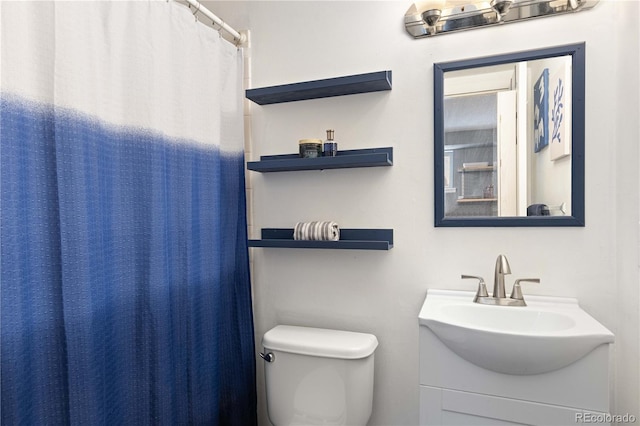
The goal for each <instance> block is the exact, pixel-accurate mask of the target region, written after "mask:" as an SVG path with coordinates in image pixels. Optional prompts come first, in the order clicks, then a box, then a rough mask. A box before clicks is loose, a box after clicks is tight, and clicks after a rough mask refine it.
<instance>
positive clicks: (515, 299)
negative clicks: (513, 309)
mask: <svg viewBox="0 0 640 426" xmlns="http://www.w3.org/2000/svg"><path fill="white" fill-rule="evenodd" d="M510 273H511V267H510V266H509V261H508V260H507V257H506V256H505V255H503V254H501V255H499V256H498V258H497V259H496V268H495V271H494V281H493V295H492V296H489V294H488V293H487V286H486V284H485V283H484V279H483V278H482V277H478V276H474V275H462V276H461V278H475V279H477V280H479V283H478V291H477V292H476V296H475V297H474V299H473V301H474V302H475V303H480V304H483V305H499V306H527V304H526V303H525V301H524V297H523V296H522V289H521V288H520V282H525V281H526V282H532V283H539V282H540V279H539V278H520V279H518V280H516V282H515V284H513V290H512V291H511V296H509V297H508V298H507V296H506V292H505V288H504V276H505V275H507V274H510Z"/></svg>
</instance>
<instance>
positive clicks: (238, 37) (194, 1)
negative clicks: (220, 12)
mask: <svg viewBox="0 0 640 426" xmlns="http://www.w3.org/2000/svg"><path fill="white" fill-rule="evenodd" d="M184 1H186V2H187V3H188V4H190V5H191V6H193V7H195V8H196V13H197V12H200V13H202V14H203V15H204V16H206V17H207V18H209V19H211V20H212V21H213V22H214V23H215V24H216V25H218V26H219V27H220V29H221V30H224V31H226V32H227V33H229V34H230V35H231V37H233V43H234V44H235V45H236V46H239V45H241V44H242V43H244V42H245V41H246V36H245V35H244V34H240V33H239V32H238V31H236V30H234V29H233V28H231V27H230V26H229V25H228V24H227V23H226V22H224V21H223V20H222V19H220V18H218V16H216V15H215V14H214V13H213V12H211V11H210V10H209V9H207V8H206V7H204V6H203V5H202V3H200V2H199V1H198V0H184Z"/></svg>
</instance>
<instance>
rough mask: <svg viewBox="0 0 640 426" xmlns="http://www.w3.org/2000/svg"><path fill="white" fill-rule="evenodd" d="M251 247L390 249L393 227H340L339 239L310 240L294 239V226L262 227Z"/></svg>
mask: <svg viewBox="0 0 640 426" xmlns="http://www.w3.org/2000/svg"><path fill="white" fill-rule="evenodd" d="M249 247H278V248H314V249H343V250H389V249H391V248H393V229H340V240H339V241H310V240H294V239H293V229H292V228H262V239H260V240H249Z"/></svg>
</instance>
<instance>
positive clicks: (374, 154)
mask: <svg viewBox="0 0 640 426" xmlns="http://www.w3.org/2000/svg"><path fill="white" fill-rule="evenodd" d="M391 165H393V148H391V147H386V148H371V149H351V150H345V151H338V155H337V156H335V157H317V158H300V156H299V155H298V154H284V155H263V156H261V157H260V161H250V162H248V163H247V169H249V170H253V171H256V172H263V173H266V172H287V171H295V170H324V169H350V168H354V167H381V166H391Z"/></svg>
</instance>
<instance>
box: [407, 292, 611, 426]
mask: <svg viewBox="0 0 640 426" xmlns="http://www.w3.org/2000/svg"><path fill="white" fill-rule="evenodd" d="M473 300H474V293H473V292H466V291H446V290H429V291H428V292H427V297H426V299H425V302H424V304H423V306H422V310H421V311H420V315H419V323H420V425H438V426H444V425H456V426H459V425H520V424H527V425H544V426H550V425H572V424H581V423H590V424H608V423H606V418H607V416H606V415H607V413H608V412H609V350H610V349H609V347H610V344H611V343H613V340H614V336H613V334H612V333H611V332H610V331H609V330H607V329H606V328H605V327H604V326H602V325H601V324H600V323H599V322H597V321H596V320H595V319H593V318H592V317H591V316H589V315H588V314H587V313H586V312H585V311H583V310H582V309H581V308H580V307H579V305H578V302H577V300H575V299H571V298H559V297H545V296H527V297H526V305H527V306H491V305H481V304H478V303H474V302H473ZM598 420H603V421H601V422H598Z"/></svg>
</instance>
